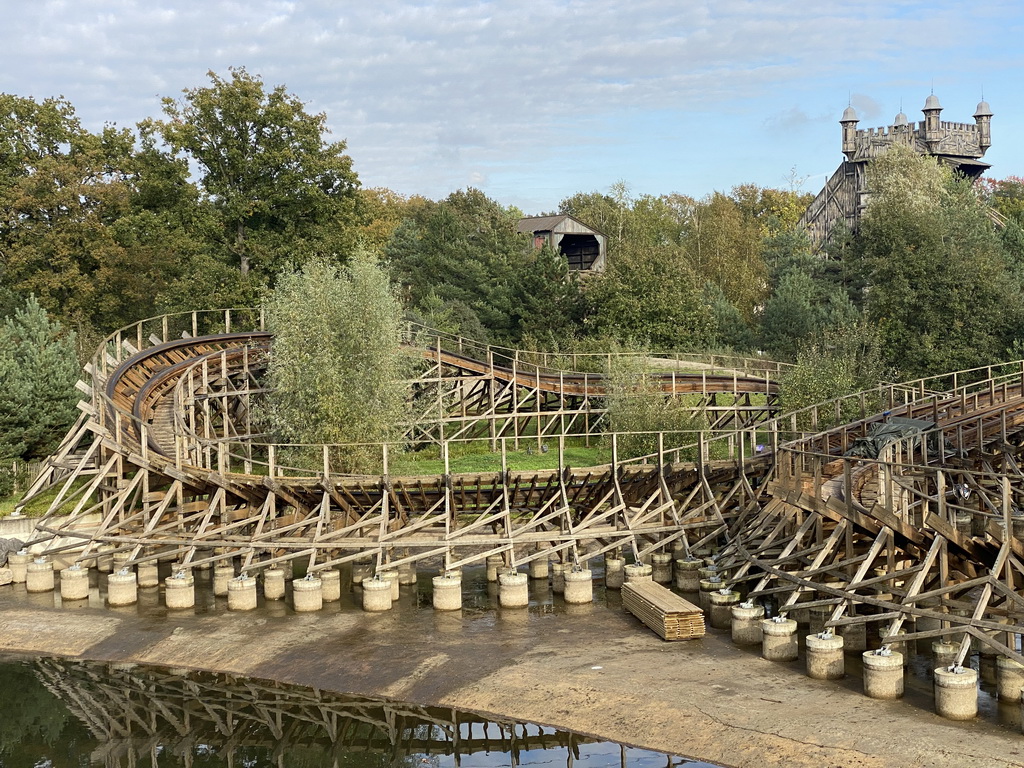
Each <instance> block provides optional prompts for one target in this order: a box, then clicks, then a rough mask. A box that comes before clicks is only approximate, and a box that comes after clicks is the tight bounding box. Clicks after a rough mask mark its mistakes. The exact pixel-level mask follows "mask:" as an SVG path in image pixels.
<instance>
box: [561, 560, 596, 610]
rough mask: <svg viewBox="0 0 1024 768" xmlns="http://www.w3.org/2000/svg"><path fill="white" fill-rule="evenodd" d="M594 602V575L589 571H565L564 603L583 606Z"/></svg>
mask: <svg viewBox="0 0 1024 768" xmlns="http://www.w3.org/2000/svg"><path fill="white" fill-rule="evenodd" d="M593 600H594V574H593V573H592V572H591V571H590V570H589V569H586V568H584V569H582V570H579V571H566V573H565V602H567V603H569V604H571V605H583V604H584V603H589V602H592V601H593Z"/></svg>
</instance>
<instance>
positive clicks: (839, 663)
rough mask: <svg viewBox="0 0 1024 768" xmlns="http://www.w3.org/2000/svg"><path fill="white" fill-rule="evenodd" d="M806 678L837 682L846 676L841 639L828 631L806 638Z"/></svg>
mask: <svg viewBox="0 0 1024 768" xmlns="http://www.w3.org/2000/svg"><path fill="white" fill-rule="evenodd" d="M806 643H807V657H806V662H807V676H808V677H812V678H814V679H815V680H839V679H841V678H843V677H844V676H845V675H846V657H845V656H844V655H843V638H842V637H840V636H839V635H834V634H832V632H830V631H825V632H819V633H818V634H816V635H808V636H807V640H806Z"/></svg>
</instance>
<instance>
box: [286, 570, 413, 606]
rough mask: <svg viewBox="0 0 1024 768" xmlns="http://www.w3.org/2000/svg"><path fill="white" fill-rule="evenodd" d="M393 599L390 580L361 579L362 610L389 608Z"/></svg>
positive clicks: (376, 578)
mask: <svg viewBox="0 0 1024 768" xmlns="http://www.w3.org/2000/svg"><path fill="white" fill-rule="evenodd" d="M296 583H297V582H296ZM393 602H394V601H393V600H392V598H391V582H390V581H388V580H387V579H381V578H378V577H376V576H375V577H373V578H371V579H363V610H364V611H370V612H373V613H376V612H378V611H387V610H390V609H391V605H392V603H393Z"/></svg>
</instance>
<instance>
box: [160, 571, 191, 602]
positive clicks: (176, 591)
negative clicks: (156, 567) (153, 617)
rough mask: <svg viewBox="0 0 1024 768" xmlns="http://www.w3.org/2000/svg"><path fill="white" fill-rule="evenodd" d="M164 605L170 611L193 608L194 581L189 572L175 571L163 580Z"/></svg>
mask: <svg viewBox="0 0 1024 768" xmlns="http://www.w3.org/2000/svg"><path fill="white" fill-rule="evenodd" d="M164 604H165V605H166V606H167V607H168V609H170V610H172V611H173V610H182V609H184V608H192V607H193V606H195V604H196V580H195V579H194V578H193V576H192V573H191V571H189V570H187V569H182V570H180V571H175V572H174V573H172V574H171V575H170V577H168V578H166V579H164Z"/></svg>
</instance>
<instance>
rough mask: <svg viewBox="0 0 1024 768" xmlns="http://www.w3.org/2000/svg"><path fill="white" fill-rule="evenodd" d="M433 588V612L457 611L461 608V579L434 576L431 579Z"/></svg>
mask: <svg viewBox="0 0 1024 768" xmlns="http://www.w3.org/2000/svg"><path fill="white" fill-rule="evenodd" d="M431 583H432V584H433V586H434V598H433V603H434V610H437V611H457V610H459V609H461V608H462V579H461V578H455V577H452V576H445V575H442V576H435V577H434V578H433V579H431Z"/></svg>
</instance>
